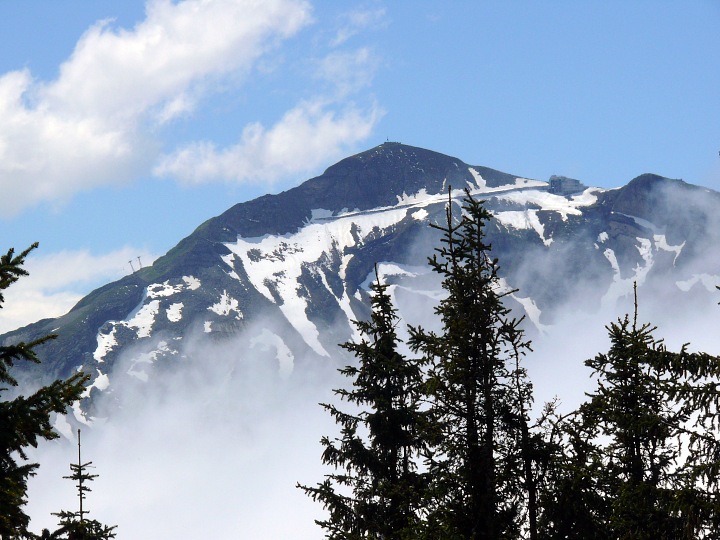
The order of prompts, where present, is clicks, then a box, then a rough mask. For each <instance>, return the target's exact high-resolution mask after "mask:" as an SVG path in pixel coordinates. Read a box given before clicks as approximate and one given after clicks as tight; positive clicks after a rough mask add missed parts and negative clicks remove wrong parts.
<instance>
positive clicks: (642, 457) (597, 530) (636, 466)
mask: <svg viewBox="0 0 720 540" xmlns="http://www.w3.org/2000/svg"><path fill="white" fill-rule="evenodd" d="M636 294H637V293H636ZM607 329H608V333H609V336H610V341H611V346H610V349H609V351H608V352H607V353H606V354H598V355H597V356H595V357H594V358H592V359H589V360H587V361H586V365H587V366H589V367H590V368H591V369H592V371H593V376H594V377H596V378H597V388H596V390H595V391H594V392H593V393H591V394H589V398H590V399H589V401H588V402H586V403H584V404H583V405H582V406H581V407H580V408H579V409H578V411H577V414H576V415H575V417H574V418H572V419H571V420H569V421H567V422H565V423H564V425H563V432H564V435H565V446H564V448H565V450H566V453H565V455H564V456H563V457H562V458H561V459H560V460H559V461H558V463H559V464H560V467H559V468H557V469H556V471H558V470H559V471H560V474H558V475H557V476H556V480H557V479H559V480H560V481H559V482H557V483H554V484H553V483H549V484H548V486H547V487H548V489H547V491H546V496H545V503H546V508H547V514H546V516H545V518H546V519H545V520H544V527H545V530H546V533H547V537H548V538H552V537H558V536H557V535H559V534H567V531H571V532H572V533H573V534H577V535H580V536H582V537H584V538H610V539H621V540H624V539H633V540H644V539H647V540H650V539H658V540H671V539H678V540H679V539H695V538H718V533H717V531H718V525H719V524H720V523H719V522H718V517H719V516H718V511H719V509H720V508H719V506H718V505H719V504H720V501H719V500H718V482H719V480H718V472H719V471H720V443H719V442H718V435H719V434H720V422H719V421H720V416H718V412H719V408H718V404H719V403H720V396H719V394H718V391H717V388H718V387H719V386H720V384H719V383H720V361H719V360H718V358H717V357H712V356H710V355H707V354H704V353H690V352H688V350H687V347H686V346H683V347H682V348H681V350H680V351H679V352H671V351H669V350H667V348H666V347H665V345H664V344H663V342H662V340H658V339H656V338H655V337H654V335H653V334H654V332H655V331H656V328H655V327H653V326H652V325H650V324H649V323H645V324H639V323H638V310H637V296H636V298H635V312H634V316H633V317H632V319H631V318H630V316H628V315H626V316H625V317H624V318H622V319H619V320H618V321H617V322H616V323H613V324H611V325H609V326H608V327H607ZM548 494H549V495H548ZM553 494H554V495H553ZM580 536H578V537H580Z"/></svg>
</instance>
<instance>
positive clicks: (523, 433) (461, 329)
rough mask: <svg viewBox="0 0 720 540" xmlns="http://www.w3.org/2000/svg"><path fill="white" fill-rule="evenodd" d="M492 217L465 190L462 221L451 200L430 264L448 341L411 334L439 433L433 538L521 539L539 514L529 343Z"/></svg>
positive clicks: (432, 465)
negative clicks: (514, 308)
mask: <svg viewBox="0 0 720 540" xmlns="http://www.w3.org/2000/svg"><path fill="white" fill-rule="evenodd" d="M491 218H492V215H491V214H490V213H489V212H488V211H487V210H486V209H485V208H484V207H483V205H482V203H481V202H479V201H477V200H475V199H474V198H473V197H472V196H471V195H470V192H469V191H468V190H466V192H465V197H464V199H463V206H462V215H461V216H460V217H459V218H458V219H455V217H454V216H453V212H452V200H450V201H449V203H448V205H447V208H446V220H445V221H446V222H445V224H444V225H437V226H435V227H436V228H437V229H439V230H440V231H441V232H442V239H441V242H442V245H441V247H439V248H437V249H436V252H437V253H436V254H434V255H433V256H432V257H431V258H430V259H429V264H430V266H431V267H432V269H433V271H435V272H437V273H438V274H440V275H441V276H442V278H443V282H442V286H443V289H445V291H446V293H447V297H446V298H444V299H443V300H442V301H441V302H440V304H439V306H438V307H437V308H436V310H435V311H436V313H437V315H439V317H440V319H441V321H442V332H441V333H440V334H435V333H433V332H426V331H425V330H423V329H422V328H411V329H410V331H411V338H410V342H409V345H410V347H411V349H412V350H414V351H416V352H418V351H420V352H421V353H422V355H423V358H424V360H425V362H426V363H427V372H428V383H427V390H428V396H429V400H430V414H431V415H432V417H433V421H434V422H436V424H437V426H438V429H439V431H440V433H441V436H440V437H439V438H438V439H437V440H436V441H434V443H435V444H434V449H433V454H432V455H431V456H430V459H429V462H428V466H429V471H430V474H431V477H432V479H433V494H432V495H433V503H432V508H431V515H430V519H429V532H428V536H429V537H432V538H452V539H474V540H479V539H493V540H494V539H499V538H512V537H517V536H519V535H520V529H521V527H522V522H523V521H526V519H525V518H524V517H523V512H524V509H525V508H527V510H530V511H532V512H534V508H531V507H532V506H533V504H534V500H531V499H530V498H528V496H527V493H529V492H530V491H531V489H532V486H534V485H535V480H534V478H533V474H532V469H533V467H532V465H531V463H530V461H528V460H530V459H531V458H532V452H531V448H530V446H531V444H532V439H531V438H530V436H529V432H528V431H527V428H528V425H527V422H528V418H527V411H528V408H529V405H530V402H531V387H530V384H529V382H528V381H527V377H526V376H525V372H524V370H523V369H522V367H521V365H520V358H521V357H522V356H523V355H524V354H525V352H526V351H528V350H529V342H527V341H526V340H525V339H524V337H523V333H522V331H521V330H520V328H519V321H518V320H517V319H513V318H511V317H510V310H509V309H508V308H507V307H505V306H504V305H503V299H504V297H505V296H506V295H507V294H510V293H511V292H512V291H505V292H503V291H502V290H501V283H500V279H499V276H498V269H499V267H498V262H497V260H496V259H493V258H492V257H491V255H490V251H491V246H490V245H489V244H488V243H486V241H485V226H486V222H487V221H488V220H490V219H491ZM529 503H532V504H529ZM529 518H530V519H531V520H532V521H533V522H534V515H531V516H529ZM533 533H534V531H533Z"/></svg>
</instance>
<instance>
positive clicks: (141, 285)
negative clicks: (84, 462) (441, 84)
mask: <svg viewBox="0 0 720 540" xmlns="http://www.w3.org/2000/svg"><path fill="white" fill-rule="evenodd" d="M465 189H467V190H469V192H470V193H471V194H472V195H473V196H476V197H478V198H481V199H485V200H486V201H487V206H488V208H489V209H490V210H491V211H492V212H493V213H494V215H495V218H496V219H495V220H493V221H492V222H491V223H489V224H488V229H487V232H488V236H489V239H490V241H491V242H492V244H493V246H494V252H495V254H496V256H497V257H498V258H499V259H500V263H501V267H502V271H503V282H504V284H505V285H506V286H507V287H508V288H517V289H518V291H517V292H515V293H513V295H512V297H511V298H512V299H513V300H512V301H511V302H512V303H513V305H512V306H511V307H513V308H514V309H516V310H517V313H518V315H520V314H523V313H524V314H526V315H527V320H526V323H527V325H528V330H529V331H530V332H531V333H532V332H543V331H544V330H545V329H547V328H548V327H549V326H551V325H552V324H553V322H554V320H555V319H556V317H557V316H558V314H559V313H561V312H562V311H563V310H565V309H566V308H567V303H568V302H573V309H578V310H583V309H584V310H596V309H603V308H607V307H611V306H613V305H614V304H615V302H617V301H618V299H622V298H624V297H627V295H628V294H629V293H630V292H631V291H632V284H633V283H634V282H637V283H638V284H639V285H640V286H641V287H645V288H646V289H647V290H648V291H652V295H654V296H657V298H665V297H667V296H668V295H670V296H672V295H677V294H684V295H695V296H698V295H707V294H708V293H707V292H706V291H707V289H712V288H713V287H714V285H715V284H716V283H720V277H717V276H715V274H714V272H715V269H716V268H718V266H717V264H716V263H717V262H718V261H715V260H714V258H713V257H711V256H707V255H708V254H709V253H710V251H711V250H709V249H708V247H709V246H711V245H712V242H714V237H713V235H712V233H713V231H715V230H718V229H717V228H713V225H714V221H713V220H714V219H716V218H715V217H714V216H718V215H720V211H718V210H720V201H719V199H718V195H717V194H715V193H712V192H707V190H702V189H701V188H695V187H693V186H689V185H688V184H685V183H683V182H681V181H675V180H668V179H665V178H661V177H657V176H652V175H644V176H642V177H639V178H638V179H636V180H633V181H632V182H630V184H628V186H626V187H624V188H621V189H616V190H609V191H607V190H602V189H598V188H583V186H580V188H579V189H578V190H575V191H574V192H570V193H568V192H559V193H558V192H552V191H551V188H550V184H549V183H548V182H543V181H538V180H530V179H526V178H522V177H517V176H514V175H509V174H505V173H500V172H498V171H493V170H492V169H487V168H484V167H475V166H468V165H466V164H464V163H463V162H461V161H460V160H457V159H455V158H451V157H448V156H444V155H441V154H437V153H434V152H430V151H427V150H423V149H418V148H413V147H409V146H405V145H401V144H398V143H386V144H383V145H381V146H379V147H376V148H373V149H371V150H369V151H367V152H363V153H361V154H358V155H356V156H352V157H350V158H347V159H346V160H343V161H341V162H340V163H338V164H336V165H334V166H332V167H330V168H329V169H328V170H327V171H326V172H325V174H323V175H321V176H320V177H317V178H314V179H311V180H308V181H307V182H305V183H304V184H302V185H301V186H299V187H297V188H294V189H293V190H290V191H288V192H285V193H281V194H279V195H275V196H265V197H261V198H260V199H257V200H254V201H250V202H248V203H242V204H239V205H236V206H234V207H233V208H231V209H229V210H228V211H227V212H225V213H224V214H222V215H221V216H218V217H217V218H213V219H211V220H209V221H208V222H206V223H204V224H203V225H201V226H200V227H199V228H198V229H197V230H196V231H195V232H194V233H193V234H192V235H191V236H190V237H188V238H186V239H184V240H182V241H181V242H180V243H179V244H178V246H177V247H175V248H174V249H173V250H171V251H170V252H169V253H168V254H167V255H166V256H165V257H162V258H161V259H159V260H158V261H157V262H156V263H155V264H154V265H153V266H152V267H151V268H145V269H143V270H141V271H138V272H136V273H134V274H132V275H129V276H127V277H126V278H124V279H123V280H120V281H118V282H117V283H113V284H109V285H107V286H105V287H103V288H101V289H98V290H97V291H94V292H93V293H92V294H91V295H89V296H88V297H87V298H85V299H84V300H83V301H81V302H80V303H79V304H78V305H77V306H76V307H75V308H74V309H73V310H72V311H71V312H70V313H68V314H67V315H65V316H64V317H61V318H59V319H57V320H53V321H41V322H40V323H37V324H35V325H31V326H30V327H27V328H24V329H21V330H19V331H16V332H14V333H11V334H8V335H6V336H4V337H2V338H0V339H6V340H18V339H28V338H31V337H33V336H37V335H42V334H44V333H48V332H49V330H50V329H56V328H57V330H56V332H57V333H58V334H59V335H60V338H59V339H58V340H57V341H56V342H54V343H53V344H51V345H50V348H51V350H47V351H46V355H47V357H48V358H50V359H51V360H50V361H49V362H46V363H45V364H44V366H45V369H48V370H49V371H48V372H47V375H48V376H50V377H55V376H58V375H61V376H62V375H66V374H67V373H69V372H71V371H72V370H75V369H83V370H85V371H87V372H88V373H92V374H93V375H94V381H93V383H92V386H91V387H90V388H89V389H88V391H87V395H88V396H96V395H97V394H98V393H104V394H109V395H111V394H112V391H113V388H114V385H115V384H116V382H117V381H118V380H119V379H122V380H123V381H127V380H131V381H135V382H136V383H137V384H152V383H153V380H156V379H157V378H158V377H161V376H162V373H163V372H164V371H165V370H172V369H173V365H174V364H175V363H177V362H184V361H188V358H189V357H190V356H192V353H191V352H190V351H192V350H194V349H193V347H192V343H194V342H197V341H198V340H203V339H212V340H223V339H228V338H233V339H236V340H238V339H239V340H240V341H238V342H237V343H239V344H238V354H240V355H248V356H252V357H253V358H261V359H265V360H266V361H267V362H269V363H270V364H272V365H274V366H275V367H276V369H277V370H278V371H279V372H280V373H281V374H282V376H284V377H290V376H292V375H293V373H296V372H297V371H298V370H302V369H303V367H302V365H303V363H308V362H323V361H328V359H334V358H337V357H338V356H339V355H340V350H339V348H338V347H337V344H338V343H340V342H343V341H346V340H348V339H351V338H353V337H354V336H355V329H354V326H353V324H352V322H351V321H352V320H354V319H362V318H364V317H366V316H367V313H368V311H367V309H368V308H367V294H368V286H369V283H370V282H371V280H372V279H374V272H375V270H374V269H375V265H376V264H377V265H378V268H379V272H380V274H381V275H382V276H383V279H385V280H387V281H388V282H390V283H392V284H393V285H394V286H393V289H392V290H393V293H394V294H395V295H396V303H397V305H398V307H399V308H400V310H401V314H402V315H403V316H404V317H405V318H406V319H407V320H411V321H412V320H415V321H417V320H422V317H424V316H426V315H427V316H428V317H429V316H430V313H429V312H431V311H432V309H431V306H432V305H433V303H434V302H435V301H436V299H437V298H438V297H439V295H440V294H441V291H440V290H439V287H438V282H437V279H435V277H434V276H433V275H431V274H430V273H429V270H428V267H427V265H426V259H427V256H429V255H430V254H431V253H432V249H433V247H434V246H436V245H437V242H438V234H437V231H435V230H434V229H432V228H431V227H430V224H431V223H441V222H442V220H443V219H444V208H445V205H446V204H447V202H448V200H451V201H452V202H453V204H455V205H456V208H455V211H458V207H459V204H460V202H461V199H462V197H463V196H464V193H465V191H464V190H465ZM578 299H580V300H578ZM418 306H423V309H418ZM191 360H192V361H198V360H197V359H191ZM199 361H211V360H208V359H201V360H199ZM92 402H93V400H87V403H86V404H85V405H83V410H81V408H80V407H78V408H77V410H76V411H75V417H76V421H77V422H84V423H91V422H92V420H93V418H94V417H96V416H97V415H98V414H99V413H97V411H95V410H94V409H93V408H92Z"/></svg>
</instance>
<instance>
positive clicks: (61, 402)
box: [0, 244, 87, 540]
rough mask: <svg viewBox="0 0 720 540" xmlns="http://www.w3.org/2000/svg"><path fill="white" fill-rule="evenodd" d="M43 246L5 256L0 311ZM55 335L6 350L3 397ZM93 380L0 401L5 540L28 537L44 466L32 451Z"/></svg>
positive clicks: (0, 524)
mask: <svg viewBox="0 0 720 540" xmlns="http://www.w3.org/2000/svg"><path fill="white" fill-rule="evenodd" d="M36 247H37V244H33V245H32V246H30V247H29V248H28V249H26V250H25V251H23V252H21V253H20V254H15V251H14V250H13V249H10V250H9V251H8V252H7V253H6V254H5V255H2V256H0V307H2V305H3V303H4V297H3V294H2V292H3V291H4V290H5V289H7V288H8V287H9V286H10V285H12V284H13V283H15V282H16V281H17V280H18V279H20V278H21V277H22V276H25V275H27V271H26V270H25V269H24V268H23V267H22V266H23V264H24V262H25V258H26V257H27V255H28V254H29V253H30V252H31V251H32V250H33V249H35V248H36ZM54 337H55V336H54V335H49V336H46V337H43V338H40V339H37V340H34V341H32V342H30V343H16V344H10V345H3V346H0V399H2V398H3V397H4V396H3V395H2V393H3V392H7V391H8V390H9V388H8V387H16V386H17V385H18V383H17V380H16V379H15V378H14V377H13V375H12V374H11V372H10V370H11V368H12V367H13V366H14V365H15V363H16V362H32V363H39V361H40V360H39V359H38V356H37V353H36V352H35V349H36V348H37V347H38V346H40V345H42V344H43V343H45V342H46V341H48V340H50V339H53V338H54ZM86 381H87V377H86V376H85V375H84V374H82V373H75V374H74V375H72V376H71V377H69V378H68V379H67V380H65V381H55V382H53V383H52V384H50V385H48V386H44V387H42V388H40V389H39V390H37V391H35V392H33V393H32V394H30V395H28V396H24V395H20V396H18V397H15V398H14V399H2V400H1V401H0V538H2V539H4V540H8V539H14V538H26V537H30V536H31V534H30V533H29V532H28V528H27V527H28V523H29V517H28V516H27V515H26V514H25V512H24V510H23V506H24V505H25V503H26V502H27V481H28V478H29V477H31V476H34V475H35V473H36V469H37V467H38V464H36V463H30V462H28V458H27V454H26V450H27V449H28V448H29V447H36V446H37V445H38V441H39V440H40V439H47V440H49V439H55V438H57V437H58V434H57V433H56V432H55V431H54V430H53V428H52V424H51V416H52V415H53V413H58V414H62V413H65V412H66V410H67V408H68V406H70V404H72V403H73V402H74V401H76V400H78V399H79V398H80V395H81V394H82V392H83V390H84V384H85V382H86Z"/></svg>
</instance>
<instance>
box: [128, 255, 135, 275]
mask: <svg viewBox="0 0 720 540" xmlns="http://www.w3.org/2000/svg"><path fill="white" fill-rule="evenodd" d="M128 262H129V263H130V269H131V270H132V273H133V274H134V273H135V267H134V266H133V263H132V259H130V260H129V261H128Z"/></svg>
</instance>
